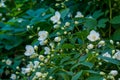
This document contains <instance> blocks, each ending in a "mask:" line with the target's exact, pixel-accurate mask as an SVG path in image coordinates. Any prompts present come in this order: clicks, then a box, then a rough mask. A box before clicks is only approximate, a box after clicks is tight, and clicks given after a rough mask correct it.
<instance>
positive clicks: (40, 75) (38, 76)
mask: <svg viewBox="0 0 120 80" xmlns="http://www.w3.org/2000/svg"><path fill="white" fill-rule="evenodd" d="M47 75H48V73H42V72H36V74H35V76H34V77H33V79H32V80H37V79H39V80H44V79H45V77H46V76H47Z"/></svg>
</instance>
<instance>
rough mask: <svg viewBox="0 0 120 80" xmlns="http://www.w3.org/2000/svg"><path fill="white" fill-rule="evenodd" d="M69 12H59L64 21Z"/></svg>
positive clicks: (67, 10) (65, 10)
mask: <svg viewBox="0 0 120 80" xmlns="http://www.w3.org/2000/svg"><path fill="white" fill-rule="evenodd" d="M69 10H70V9H68V8H66V9H64V10H62V11H61V18H62V19H63V20H64V18H65V16H66V15H67V14H68V13H69Z"/></svg>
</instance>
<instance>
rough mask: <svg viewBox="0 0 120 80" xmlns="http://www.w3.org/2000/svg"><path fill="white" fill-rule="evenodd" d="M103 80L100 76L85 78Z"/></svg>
mask: <svg viewBox="0 0 120 80" xmlns="http://www.w3.org/2000/svg"><path fill="white" fill-rule="evenodd" d="M96 79H97V80H103V77H102V76H99V75H94V76H90V77H89V78H87V79H86V80H96Z"/></svg>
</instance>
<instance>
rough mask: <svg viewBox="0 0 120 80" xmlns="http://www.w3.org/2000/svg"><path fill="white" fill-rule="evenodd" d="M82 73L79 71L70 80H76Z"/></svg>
mask: <svg viewBox="0 0 120 80" xmlns="http://www.w3.org/2000/svg"><path fill="white" fill-rule="evenodd" d="M82 73H83V71H82V70H81V71H80V72H78V73H77V74H75V75H74V76H73V77H72V80H78V79H79V78H80V76H81V75H82Z"/></svg>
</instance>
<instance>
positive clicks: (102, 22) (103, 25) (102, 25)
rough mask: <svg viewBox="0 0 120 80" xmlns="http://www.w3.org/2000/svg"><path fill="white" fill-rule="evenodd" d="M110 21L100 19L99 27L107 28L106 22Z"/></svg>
mask: <svg viewBox="0 0 120 80" xmlns="http://www.w3.org/2000/svg"><path fill="white" fill-rule="evenodd" d="M107 21H108V19H100V20H99V21H98V27H99V28H105V26H106V24H105V23H106V22H107Z"/></svg>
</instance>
